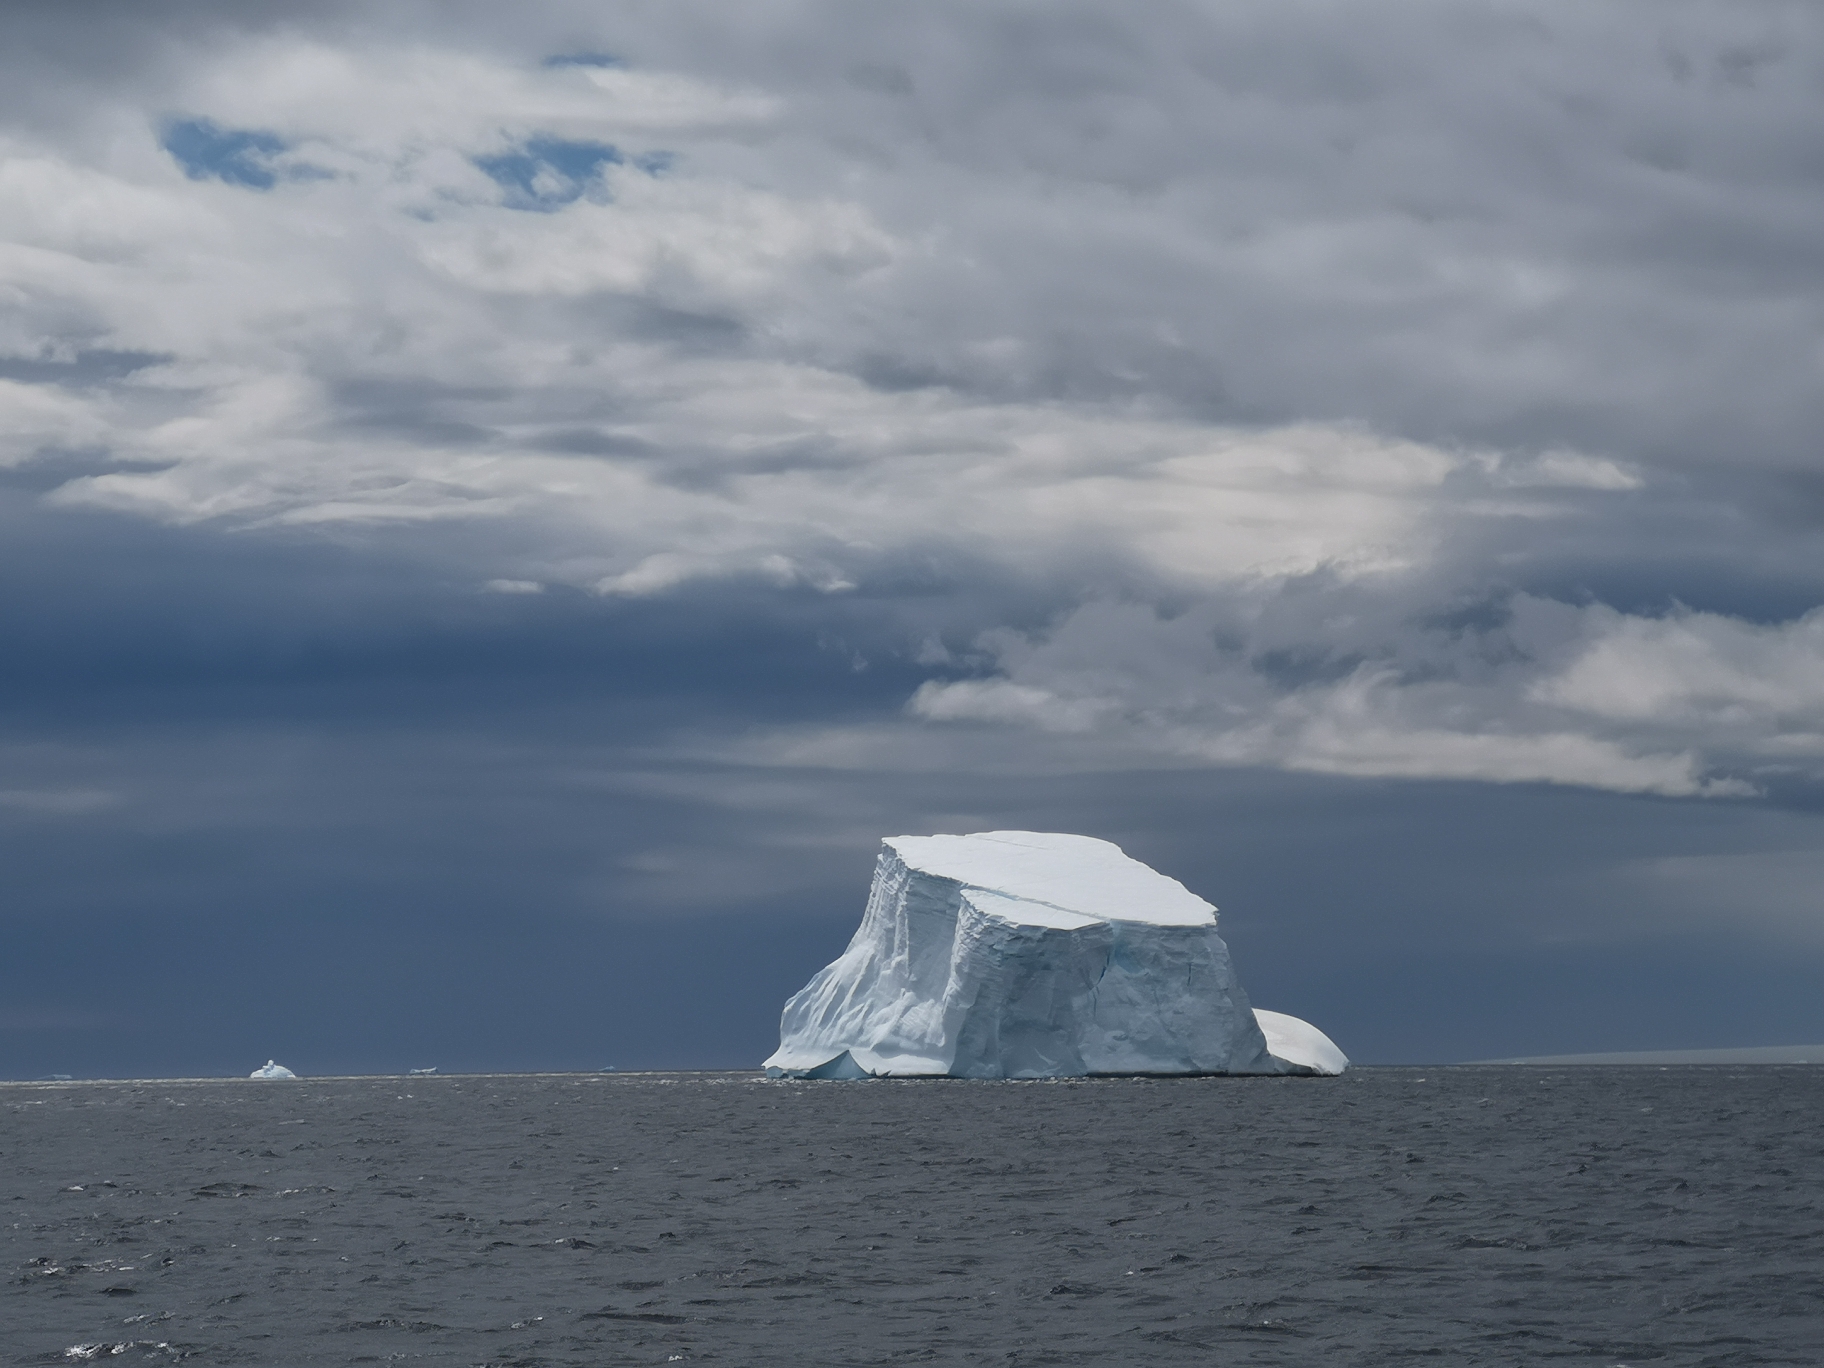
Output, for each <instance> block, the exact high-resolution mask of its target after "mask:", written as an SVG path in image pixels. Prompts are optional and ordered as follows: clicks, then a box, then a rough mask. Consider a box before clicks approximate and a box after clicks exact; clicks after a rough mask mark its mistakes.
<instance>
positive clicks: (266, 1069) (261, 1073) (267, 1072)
mask: <svg viewBox="0 0 1824 1368" xmlns="http://www.w3.org/2000/svg"><path fill="white" fill-rule="evenodd" d="M247 1077H249V1078H296V1077H297V1075H296V1074H295V1073H293V1072H292V1071H291V1070H290V1069H288V1068H286V1067H285V1066H284V1065H283V1064H275V1063H273V1062H272V1061H271V1060H270V1059H269V1060H267V1061H266V1062H265V1063H264V1064H262V1065H261V1066H260V1067H259V1068H257V1069H255V1070H254V1071H253V1072H252V1073H250V1074H248V1075H247Z"/></svg>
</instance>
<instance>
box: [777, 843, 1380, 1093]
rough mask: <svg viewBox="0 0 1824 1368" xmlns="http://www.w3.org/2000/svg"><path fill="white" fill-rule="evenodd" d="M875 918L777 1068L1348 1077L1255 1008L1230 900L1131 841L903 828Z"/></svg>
mask: <svg viewBox="0 0 1824 1368" xmlns="http://www.w3.org/2000/svg"><path fill="white" fill-rule="evenodd" d="M881 846H882V849H881V854H880V860H879V862H878V864H877V865H876V866H875V870H874V885H873V887H872V889H871V890H870V891H869V894H868V905H867V910H866V911H865V912H864V913H863V915H862V919H861V926H860V927H859V928H858V929H857V930H856V932H855V936H854V939H852V940H851V941H850V942H849V947H848V949H847V950H846V951H844V952H843V954H842V957H841V958H840V959H838V960H836V961H835V962H834V963H833V964H830V965H828V966H827V967H826V968H824V969H823V970H822V971H821V972H819V973H818V974H817V975H816V977H814V978H813V979H812V980H811V981H810V982H809V983H808V984H806V985H805V986H804V987H803V988H802V989H800V990H799V991H798V992H797V993H796V994H795V995H794V996H793V997H792V998H791V1000H790V1001H789V1002H787V1003H786V1004H785V1011H784V1013H783V1014H782V1016H781V1018H780V1023H779V1049H778V1050H777V1052H775V1053H774V1054H773V1056H772V1057H771V1058H769V1059H768V1060H767V1061H766V1065H765V1067H766V1072H767V1074H768V1076H769V1077H773V1078H779V1077H795V1078H886V1077H931V1076H938V1077H951V1078H1068V1077H1082V1076H1085V1075H1090V1074H1336V1073H1341V1072H1342V1071H1343V1070H1344V1069H1345V1068H1347V1067H1348V1064H1349V1061H1348V1059H1347V1058H1345V1057H1344V1055H1343V1053H1342V1051H1341V1050H1338V1049H1337V1048H1336V1046H1335V1045H1334V1044H1333V1043H1332V1042H1331V1041H1330V1039H1329V1038H1328V1037H1327V1036H1325V1035H1324V1034H1323V1032H1321V1031H1319V1030H1318V1029H1317V1028H1316V1027H1314V1026H1311V1025H1310V1024H1308V1023H1306V1022H1302V1021H1299V1020H1298V1019H1297V1018H1296V1017H1288V1016H1285V1015H1283V1014H1281V1013H1277V1012H1267V1013H1257V1012H1256V1011H1255V1010H1254V1009H1253V1007H1252V1006H1251V1004H1250V1003H1249V1001H1248V996H1247V993H1246V992H1245V991H1244V990H1243V989H1242V986H1241V984H1240V982H1239V981H1238V980H1237V978H1236V976H1235V970H1234V966H1233V965H1232V964H1231V963H1230V961H1229V948H1228V946H1227V945H1225V944H1224V943H1223V940H1222V937H1221V936H1219V935H1218V934H1217V933H1216V909H1215V908H1214V907H1212V906H1211V905H1210V904H1209V903H1207V902H1205V901H1204V900H1203V899H1202V898H1199V897H1198V896H1197V895H1196V894H1194V893H1192V892H1191V891H1190V890H1189V889H1187V888H1186V887H1185V886H1184V885H1183V884H1181V883H1179V882H1178V881H1177V880H1176V879H1171V878H1167V877H1166V876H1165V875H1163V874H1160V873H1158V872H1157V871H1155V870H1153V869H1150V868H1148V867H1147V866H1146V865H1144V864H1142V863H1140V861H1138V860H1133V859H1129V858H1128V856H1126V855H1125V854H1123V853H1122V851H1121V848H1120V847H1119V846H1116V845H1113V844H1111V843H1110V842H1108V841H1100V840H1096V839H1094V838H1093V837H1089V836H1071V835H1064V834H1061V833H1055V832H1035V831H987V832H979V833H977V834H975V835H972V836H893V837H889V838H887V839H886V840H885V841H883V842H882V843H881Z"/></svg>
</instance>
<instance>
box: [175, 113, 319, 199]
mask: <svg viewBox="0 0 1824 1368" xmlns="http://www.w3.org/2000/svg"><path fill="white" fill-rule="evenodd" d="M159 145H160V146H161V147H163V148H164V149H165V151H167V152H169V153H170V154H171V158H172V160H173V161H175V162H176V163H177V164H178V165H179V166H181V167H182V168H183V170H184V174H185V175H186V176H188V177H189V178H190V179H191V180H219V181H222V182H223V183H225V184H227V185H240V186H244V187H246V188H247V189H249V190H270V189H272V187H273V186H275V185H277V184H278V183H279V181H280V180H325V179H328V178H329V177H331V176H332V175H333V174H334V173H333V172H329V171H325V170H324V169H323V168H322V167H320V166H309V165H305V164H298V165H289V166H278V165H275V159H276V158H277V157H279V156H280V155H281V154H282V153H284V152H286V151H288V150H289V149H290V144H289V143H287V142H286V141H285V140H284V139H283V138H281V137H280V136H279V135H278V134H277V133H271V132H268V131H266V130H265V129H259V128H223V127H222V126H221V125H220V124H218V123H216V122H215V121H214V120H213V119H173V120H171V121H170V122H169V123H167V124H166V125H165V130H164V135H163V136H162V137H161V138H160V139H159Z"/></svg>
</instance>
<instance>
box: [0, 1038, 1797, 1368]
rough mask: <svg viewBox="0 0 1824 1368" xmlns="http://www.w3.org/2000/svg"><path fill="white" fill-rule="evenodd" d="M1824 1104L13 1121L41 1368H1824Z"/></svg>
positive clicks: (16, 1305) (1545, 1095) (1623, 1096)
mask: <svg viewBox="0 0 1824 1368" xmlns="http://www.w3.org/2000/svg"><path fill="white" fill-rule="evenodd" d="M1821 1183H1824V1068H1814V1067H1803V1066H1794V1067H1773V1066H1761V1067H1734V1068H1699V1067H1683V1068H1680V1067H1672V1068H1627V1067H1582V1068H1577V1067H1569V1068H1537V1067H1533V1068H1527V1067H1457V1068H1364V1069H1356V1070H1353V1071H1351V1072H1350V1073H1348V1074H1347V1075H1345V1076H1343V1077H1341V1078H1335V1079H1303V1078H1179V1079H1158V1078H1151V1079H1148V1078H1108V1079H1085V1080H1068V1081H1048V1082H1030V1083H1021V1082H968V1081H953V1080H931V1081H911V1080H907V1081H874V1082H861V1083H815V1082H791V1081H778V1082H769V1081H767V1080H766V1079H764V1078H763V1077H761V1076H759V1075H757V1074H747V1073H741V1074H737V1073H722V1074H599V1075H598V1074H592V1075H510V1076H482V1075H475V1076H460V1075H458V1076H447V1077H428V1078H427V1077H415V1078H405V1079H402V1078H336V1079H306V1080H303V1081H300V1082H296V1083H265V1082H250V1081H246V1080H234V1081H227V1080H210V1081H172V1082H166V1081H159V1082H120V1083H53V1084H7V1085H0V1204H3V1205H0V1243H3V1244H4V1256H5V1283H4V1289H3V1290H0V1362H4V1363H17V1364H51V1363H74V1362H90V1361H97V1362H99V1361H103V1360H105V1361H107V1362H109V1363H115V1364H133V1363H177V1362H189V1363H196V1364H262V1365H266V1364H270V1365H288V1364H359V1363H376V1364H393V1363H401V1364H417V1363H425V1364H461V1365H483V1364H486V1365H502V1366H503V1368H504V1366H505V1365H514V1366H515V1368H533V1366H535V1365H536V1366H537V1368H544V1366H545V1365H552V1366H553V1368H555V1366H556V1365H579V1366H580V1365H590V1366H591V1368H595V1366H597V1365H619V1364H666V1363H720V1364H737V1365H752V1366H761V1365H825V1364H828V1365H845V1366H846V1365H861V1364H906V1363H939V1364H949V1363H956V1364H976V1363H980V1364H989V1363H992V1364H999V1365H1027V1364H1124V1365H1125V1364H1145V1365H1153V1364H1198V1365H1230V1364H1273V1365H1381V1364H1389V1365H1391V1364H1427V1363H1437V1364H1443V1365H1464V1364H1490V1365H1495V1364H1500V1365H1509V1364H1512V1365H1521V1364H1526V1365H1532V1364H1551V1363H1571V1364H1589V1365H1600V1366H1602V1368H1609V1366H1610V1365H1621V1364H1628V1365H1646V1364H1653V1365H1665V1364H1676V1365H1687V1364H1689V1365H1711V1364H1714V1365H1736V1364H1806V1365H1815V1364H1819V1363H1824V1214H1821V1213H1820V1206H1819V1201H1820V1192H1821V1190H1824V1188H1821Z"/></svg>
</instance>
